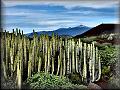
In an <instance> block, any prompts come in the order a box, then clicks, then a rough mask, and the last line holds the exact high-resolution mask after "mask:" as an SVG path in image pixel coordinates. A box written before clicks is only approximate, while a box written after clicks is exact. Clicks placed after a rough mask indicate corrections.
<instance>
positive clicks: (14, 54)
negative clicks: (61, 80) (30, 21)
mask: <svg viewBox="0 0 120 90" xmlns="http://www.w3.org/2000/svg"><path fill="white" fill-rule="evenodd" d="M33 33H34V35H33V40H29V38H27V37H26V36H24V35H23V31H22V34H21V31H20V29H19V32H18V29H16V32H14V29H13V33H12V34H10V33H9V32H6V31H5V34H4V36H3V37H2V39H1V41H2V49H1V50H2V51H3V52H2V53H1V54H2V60H1V62H2V68H3V74H4V77H5V78H6V79H7V78H8V77H9V76H16V79H17V85H18V88H21V84H22V80H23V78H22V77H23V76H24V75H23V70H24V69H27V70H28V72H27V73H28V76H27V78H30V77H31V76H32V75H33V73H36V72H40V71H43V70H44V71H45V73H52V74H55V72H56V75H60V76H65V75H66V74H70V73H75V72H77V73H80V75H81V76H82V79H83V82H86V81H87V74H88V73H90V82H94V81H98V80H99V79H100V78H101V62H100V56H99V54H98V48H97V47H95V45H94V42H92V44H87V43H84V44H83V42H82V41H81V40H80V39H77V40H76V39H73V38H72V39H71V38H70V39H65V41H64V38H61V37H58V36H57V35H56V36H55V35H54V34H53V35H52V38H49V37H48V35H41V36H40V37H37V36H36V34H35V31H34V30H33ZM56 52H59V55H58V67H57V68H55V62H56V61H55V60H56V59H55V57H56V55H57V54H56ZM27 55H28V56H27ZM3 56H4V57H3ZM82 61H83V65H81V62H82ZM87 65H88V70H89V72H87ZM97 65H98V66H97ZM81 69H83V70H81ZM96 70H98V73H99V74H98V76H97V79H96V77H95V74H96Z"/></svg>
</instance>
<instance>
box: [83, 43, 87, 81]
mask: <svg viewBox="0 0 120 90" xmlns="http://www.w3.org/2000/svg"><path fill="white" fill-rule="evenodd" d="M83 53H84V54H83V55H84V64H83V80H85V81H86V79H87V62H86V43H84V49H83Z"/></svg>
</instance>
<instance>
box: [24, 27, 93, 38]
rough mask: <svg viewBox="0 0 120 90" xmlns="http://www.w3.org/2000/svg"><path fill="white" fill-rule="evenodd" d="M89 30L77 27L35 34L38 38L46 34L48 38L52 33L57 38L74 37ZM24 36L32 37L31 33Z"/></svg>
mask: <svg viewBox="0 0 120 90" xmlns="http://www.w3.org/2000/svg"><path fill="white" fill-rule="evenodd" d="M89 29H91V28H90V27H87V26H84V25H79V26H77V27H69V28H59V29H57V30H54V31H39V32H36V33H37V35H38V36H39V35H40V34H48V35H49V36H51V35H52V33H54V34H57V35H59V36H76V35H79V34H82V33H84V32H86V31H88V30H89ZM26 35H27V36H28V37H32V36H33V32H32V33H28V34H26Z"/></svg>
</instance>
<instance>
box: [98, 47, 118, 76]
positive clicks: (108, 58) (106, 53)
mask: <svg viewBox="0 0 120 90" xmlns="http://www.w3.org/2000/svg"><path fill="white" fill-rule="evenodd" d="M99 49H100V50H99V53H100V57H101V62H102V75H106V74H107V75H110V74H111V73H112V70H114V67H115V64H116V61H117V54H116V53H117V50H116V48H115V47H114V46H112V45H109V46H103V47H99Z"/></svg>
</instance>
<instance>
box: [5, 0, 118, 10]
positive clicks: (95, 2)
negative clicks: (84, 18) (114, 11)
mask: <svg viewBox="0 0 120 90" xmlns="http://www.w3.org/2000/svg"><path fill="white" fill-rule="evenodd" d="M3 3H4V5H5V6H6V7H12V6H16V5H56V6H58V5H59V6H65V7H66V8H72V7H76V6H81V7H93V8H104V7H111V6H114V5H116V4H118V3H119V0H101V1H100V0H92V1H88V0H86V1H83V0H75V1H74V0H71V1H67V0H61V1H60V0H59V1H58V0H56V1H54V0H46V1H44V0H41V1H38V0H34V1H30V0H29V1H16V0H15V1H8V0H4V1H3Z"/></svg>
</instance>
